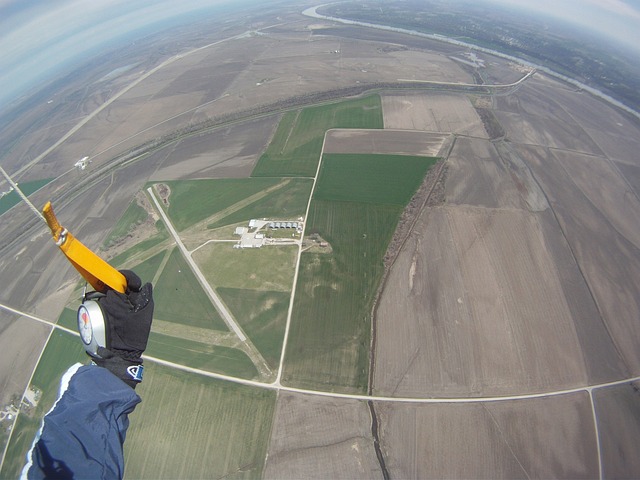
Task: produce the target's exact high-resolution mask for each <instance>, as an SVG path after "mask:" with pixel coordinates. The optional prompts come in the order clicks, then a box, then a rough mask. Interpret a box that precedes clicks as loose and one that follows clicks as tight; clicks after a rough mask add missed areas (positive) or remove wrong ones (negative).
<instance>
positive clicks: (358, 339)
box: [283, 154, 435, 392]
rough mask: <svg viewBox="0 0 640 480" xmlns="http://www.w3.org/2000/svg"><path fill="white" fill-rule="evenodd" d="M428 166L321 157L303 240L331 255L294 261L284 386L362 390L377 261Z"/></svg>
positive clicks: (390, 159)
mask: <svg viewBox="0 0 640 480" xmlns="http://www.w3.org/2000/svg"><path fill="white" fill-rule="evenodd" d="M325 162H326V163H325ZM433 163H435V159H433V158H430V157H407V156H397V155H355V154H348V155H340V154H331V155H325V156H324V157H323V163H322V166H321V168H320V170H321V171H320V176H319V179H318V185H317V187H316V191H315V192H314V198H313V200H312V202H311V206H310V210H309V216H308V218H307V227H306V234H307V235H309V234H314V233H318V234H320V236H321V237H322V238H323V239H325V240H326V241H327V242H328V243H329V244H330V245H331V249H332V252H331V253H330V254H326V253H311V252H304V253H303V254H302V256H301V259H300V271H299V278H298V287H297V291H296V297H295V303H294V309H293V318H292V324H291V331H290V337H289V344H288V346H287V358H286V364H285V370H284V375H283V379H284V380H285V381H287V382H290V383H291V384H296V385H304V386H307V387H319V386H320V385H321V386H322V388H324V389H337V390H341V391H342V390H344V391H349V392H363V391H365V389H366V387H367V378H368V371H369V363H368V362H369V343H370V335H371V320H370V319H371V307H372V302H373V299H374V296H375V293H376V290H377V288H378V285H379V282H380V279H381V277H382V273H383V265H382V259H383V256H384V254H385V252H386V249H387V246H388V244H389V242H390V240H391V237H392V236H393V233H394V231H395V229H396V225H397V223H398V220H399V218H400V214H401V212H402V209H403V207H404V205H405V204H406V203H407V202H408V201H409V200H410V199H411V196H412V195H413V194H414V193H415V191H416V189H417V188H418V186H419V185H420V183H421V181H422V178H423V177H424V174H425V173H426V171H427V170H428V168H429V167H430V166H431V165H433Z"/></svg>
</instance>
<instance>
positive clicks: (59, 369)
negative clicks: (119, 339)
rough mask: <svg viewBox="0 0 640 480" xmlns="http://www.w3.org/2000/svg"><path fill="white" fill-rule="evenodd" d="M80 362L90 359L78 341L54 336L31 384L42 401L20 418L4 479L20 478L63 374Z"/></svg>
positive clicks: (2, 473) (62, 334)
mask: <svg viewBox="0 0 640 480" xmlns="http://www.w3.org/2000/svg"><path fill="white" fill-rule="evenodd" d="M77 362H81V363H86V362H87V355H86V353H85V351H84V349H83V348H82V343H81V342H80V340H79V339H78V337H75V336H73V335H71V334H68V333H65V332H61V331H55V332H53V333H52V334H51V338H50V339H49V342H48V343H47V346H46V347H45V349H44V352H43V353H42V358H41V359H40V362H39V363H38V367H37V368H36V371H35V373H34V375H33V379H32V381H31V385H33V386H35V387H37V388H38V389H40V390H41V391H42V398H41V399H40V401H39V403H38V406H37V407H36V408H34V409H33V410H32V411H31V412H30V413H28V414H24V413H21V414H20V416H19V417H18V420H17V422H16V424H15V426H14V433H13V436H12V437H11V443H10V444H9V448H8V450H7V455H6V457H5V460H4V463H3V464H2V471H0V478H18V477H19V474H20V471H21V470H22V467H23V466H24V463H25V455H26V453H27V452H28V450H29V448H31V444H32V443H33V439H34V437H35V434H36V432H37V431H38V429H39V428H40V425H41V422H42V417H44V415H45V413H47V412H48V411H49V410H50V409H51V406H52V405H53V403H54V402H55V400H56V398H57V396H58V389H59V384H60V378H61V377H62V374H63V373H64V372H65V371H66V370H67V369H68V368H69V367H70V366H71V365H73V364H74V363H77Z"/></svg>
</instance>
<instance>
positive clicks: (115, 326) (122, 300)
mask: <svg viewBox="0 0 640 480" xmlns="http://www.w3.org/2000/svg"><path fill="white" fill-rule="evenodd" d="M120 273H122V274H123V275H124V276H125V278H126V279H127V291H126V292H125V293H120V292H116V291H115V290H111V289H109V290H108V291H107V294H106V296H104V297H102V298H100V300H99V301H100V306H101V307H102V311H103V313H104V316H105V325H106V340H107V341H106V348H103V347H100V348H98V351H97V355H92V356H91V357H92V358H93V361H94V362H95V363H96V364H97V365H99V366H101V367H104V368H106V369H108V370H110V371H111V372H112V373H113V374H114V375H116V376H117V377H118V378H120V379H121V380H123V381H124V382H125V383H127V384H128V385H130V386H131V387H133V388H135V386H136V385H137V384H138V383H140V381H142V359H141V358H140V357H141V356H142V352H144V350H145V348H147V340H148V339H149V331H150V330H151V321H152V320H153V296H152V293H153V292H152V290H153V289H152V286H151V284H150V283H146V284H145V285H144V286H142V287H141V284H142V281H141V280H140V277H138V276H137V275H136V274H135V273H133V272H132V271H130V270H121V271H120Z"/></svg>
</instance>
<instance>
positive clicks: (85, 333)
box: [78, 287, 107, 357]
mask: <svg viewBox="0 0 640 480" xmlns="http://www.w3.org/2000/svg"><path fill="white" fill-rule="evenodd" d="M85 290H86V287H85ZM104 296H105V295H104V294H103V293H100V292H89V293H87V292H86V291H85V292H83V294H82V304H81V305H80V307H78V332H79V333H80V339H81V340H82V346H83V347H84V349H85V350H86V352H87V353H88V354H89V355H90V356H92V357H95V356H98V353H97V352H98V348H100V347H103V348H107V320H106V315H105V314H104V312H103V310H102V307H101V306H100V302H99V299H100V298H101V297H104Z"/></svg>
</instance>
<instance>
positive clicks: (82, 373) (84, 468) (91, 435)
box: [23, 365, 140, 479]
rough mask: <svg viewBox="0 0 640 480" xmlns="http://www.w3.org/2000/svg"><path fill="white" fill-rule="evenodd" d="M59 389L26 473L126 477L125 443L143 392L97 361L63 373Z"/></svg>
mask: <svg viewBox="0 0 640 480" xmlns="http://www.w3.org/2000/svg"><path fill="white" fill-rule="evenodd" d="M72 368H73V367H72ZM65 376H66V375H65ZM65 382H66V385H65ZM65 387H66V388H65ZM60 393H61V395H60V396H59V398H58V401H57V402H56V403H55V405H54V407H53V408H52V410H51V411H50V412H49V413H48V414H47V415H46V416H45V417H44V421H43V427H42V429H41V432H40V434H39V436H36V439H35V441H34V444H33V447H32V449H31V451H30V452H29V454H28V455H27V465H26V466H25V468H24V470H23V477H25V476H26V477H27V478H30V479H31V478H33V479H39V478H74V479H82V478H101V479H107V478H109V479H110V478H122V476H123V474H124V455H123V449H122V444H123V443H124V440H125V436H126V433H127V428H128V427H129V414H130V413H131V412H132V411H133V409H134V408H135V406H136V405H137V404H138V403H140V397H139V396H138V395H136V393H135V391H134V390H133V389H132V388H131V387H129V386H128V385H127V384H126V383H124V382H123V381H122V380H120V379H119V378H118V377H116V376H115V375H113V374H112V373H111V372H110V371H109V370H107V369H105V368H102V367H99V366H97V365H86V366H79V367H77V366H76V370H75V373H74V372H71V376H70V378H66V379H65V378H64V377H63V382H62V385H61V392H60Z"/></svg>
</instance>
